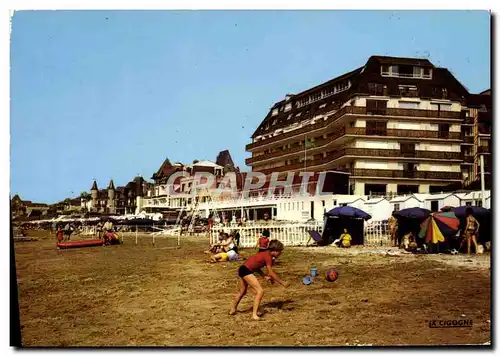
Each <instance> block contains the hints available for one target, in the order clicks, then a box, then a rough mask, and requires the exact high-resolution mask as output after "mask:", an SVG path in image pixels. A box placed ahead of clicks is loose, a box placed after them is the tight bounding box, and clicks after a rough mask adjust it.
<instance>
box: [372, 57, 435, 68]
mask: <svg viewBox="0 0 500 356" xmlns="http://www.w3.org/2000/svg"><path fill="white" fill-rule="evenodd" d="M371 58H373V59H375V60H377V61H378V62H379V63H380V64H401V65H412V66H420V67H434V65H433V64H432V63H431V62H430V61H429V60H428V59H425V58H406V57H388V56H371V57H370V59H371Z"/></svg>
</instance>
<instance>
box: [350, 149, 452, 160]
mask: <svg viewBox="0 0 500 356" xmlns="http://www.w3.org/2000/svg"><path fill="white" fill-rule="evenodd" d="M343 151H344V154H345V155H346V156H368V157H393V158H427V159H442V160H461V159H462V154H461V153H460V152H444V151H414V152H404V153H403V152H401V151H400V150H387V149H372V148H345V149H344V150H343Z"/></svg>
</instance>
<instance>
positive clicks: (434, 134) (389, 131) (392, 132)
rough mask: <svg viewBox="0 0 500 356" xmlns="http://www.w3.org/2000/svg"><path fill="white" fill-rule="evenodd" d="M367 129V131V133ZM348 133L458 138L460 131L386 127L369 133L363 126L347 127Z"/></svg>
mask: <svg viewBox="0 0 500 356" xmlns="http://www.w3.org/2000/svg"><path fill="white" fill-rule="evenodd" d="M367 131H368V133H367ZM346 134H348V135H363V136H365V135H366V136H388V137H390V136H393V137H408V138H438V139H449V140H460V138H461V134H460V132H439V131H424V130H403V129H386V130H378V131H374V134H371V133H370V129H368V130H367V129H366V128H365V127H348V128H347V129H346Z"/></svg>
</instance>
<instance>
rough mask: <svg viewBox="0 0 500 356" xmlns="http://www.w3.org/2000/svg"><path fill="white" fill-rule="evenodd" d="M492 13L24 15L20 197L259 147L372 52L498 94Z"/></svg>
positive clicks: (14, 88) (68, 190) (14, 154)
mask: <svg viewBox="0 0 500 356" xmlns="http://www.w3.org/2000/svg"><path fill="white" fill-rule="evenodd" d="M489 19H490V15H489V13H488V12H485V11H406V12H404V11H397V12H392V11H21V12H16V14H15V15H14V17H13V19H12V33H11V74H10V78H11V87H10V90H11V93H10V95H11V123H10V128H11V166H10V168H11V194H12V195H13V194H16V193H18V194H20V195H21V198H22V199H26V200H32V201H36V202H47V203H54V202H56V201H60V200H62V199H64V198H66V197H69V196H76V195H78V194H79V193H80V192H81V191H89V189H90V187H91V184H92V179H93V178H96V179H97V183H98V185H99V187H100V188H102V187H104V186H107V184H108V182H109V180H110V179H111V178H113V179H114V182H115V185H116V186H118V185H125V184H126V183H127V182H128V181H130V180H131V179H133V177H134V176H136V175H138V174H140V175H142V176H143V177H145V178H149V177H151V175H152V174H153V173H154V172H155V171H156V170H157V169H158V168H159V166H160V165H161V163H162V162H163V160H164V159H165V158H166V157H169V158H170V160H171V161H181V162H188V163H189V162H192V160H193V159H210V160H215V157H216V155H217V153H218V152H219V151H220V150H223V149H229V150H230V152H231V154H232V156H233V159H234V160H235V161H236V163H237V164H238V165H239V166H240V167H241V168H244V169H247V167H246V166H245V165H244V160H245V158H247V157H249V154H248V153H246V152H245V145H246V144H247V143H249V142H250V136H251V134H252V133H253V131H254V130H255V129H256V127H257V125H258V124H259V123H260V122H261V120H262V119H263V118H264V116H265V115H266V114H267V111H268V109H269V107H270V106H271V105H272V104H273V103H274V102H275V101H278V100H281V99H283V98H284V95H285V94H286V93H297V92H300V91H302V90H305V89H307V88H309V87H311V86H314V85H317V84H319V83H321V82H324V81H326V80H328V79H331V78H333V77H335V76H337V75H340V74H342V73H345V72H347V71H350V70H352V69H355V68H357V67H359V66H362V65H363V64H364V63H365V62H366V60H367V59H368V57H369V56H371V55H374V54H378V55H391V56H405V57H406V56H409V57H428V58H429V59H430V60H431V62H433V63H434V64H435V65H437V66H442V67H447V68H449V69H450V70H451V71H452V73H453V74H454V75H455V76H456V77H457V78H458V79H459V80H460V81H461V82H462V84H464V85H465V86H466V87H467V88H468V89H469V91H471V92H480V91H482V90H484V89H487V88H489V87H490V24H489Z"/></svg>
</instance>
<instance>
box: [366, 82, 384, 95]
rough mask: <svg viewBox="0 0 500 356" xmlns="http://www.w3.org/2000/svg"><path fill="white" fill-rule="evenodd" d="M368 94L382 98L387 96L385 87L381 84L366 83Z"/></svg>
mask: <svg viewBox="0 0 500 356" xmlns="http://www.w3.org/2000/svg"><path fill="white" fill-rule="evenodd" d="M368 93H369V94H371V95H378V96H384V95H387V87H386V86H385V85H383V84H378V83H368Z"/></svg>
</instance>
